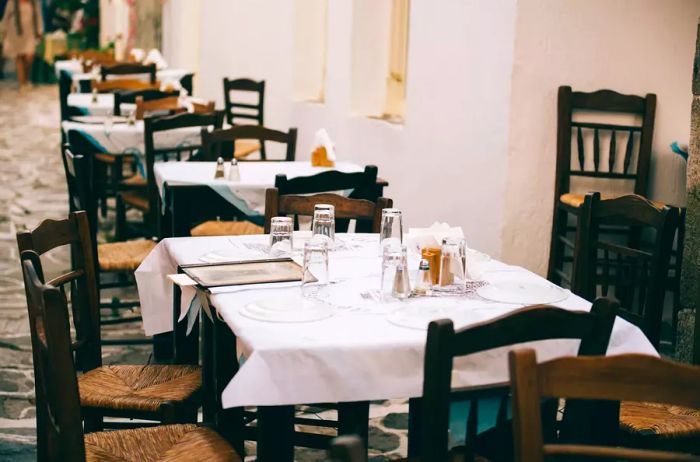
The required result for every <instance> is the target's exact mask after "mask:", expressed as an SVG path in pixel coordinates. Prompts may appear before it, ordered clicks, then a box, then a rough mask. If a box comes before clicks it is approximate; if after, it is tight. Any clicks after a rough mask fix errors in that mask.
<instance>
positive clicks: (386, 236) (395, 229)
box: [379, 209, 403, 255]
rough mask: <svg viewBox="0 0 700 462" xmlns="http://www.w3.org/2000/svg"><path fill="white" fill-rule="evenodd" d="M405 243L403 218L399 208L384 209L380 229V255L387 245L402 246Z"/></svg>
mask: <svg viewBox="0 0 700 462" xmlns="http://www.w3.org/2000/svg"><path fill="white" fill-rule="evenodd" d="M402 243H403V218H402V216H401V210H399V209H384V210H382V222H381V227H380V229H379V255H382V254H383V252H384V249H385V248H386V247H396V246H401V244H402Z"/></svg>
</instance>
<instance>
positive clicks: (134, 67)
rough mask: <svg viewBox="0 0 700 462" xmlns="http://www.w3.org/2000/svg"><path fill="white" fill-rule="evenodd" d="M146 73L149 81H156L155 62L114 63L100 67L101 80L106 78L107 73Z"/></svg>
mask: <svg viewBox="0 0 700 462" xmlns="http://www.w3.org/2000/svg"><path fill="white" fill-rule="evenodd" d="M138 74H147V75H148V80H149V82H150V83H152V84H153V83H156V65H155V64H140V63H130V62H124V63H116V64H112V65H108V66H102V67H101V68H100V76H101V78H102V81H103V82H105V81H106V80H107V76H108V75H129V76H131V75H138Z"/></svg>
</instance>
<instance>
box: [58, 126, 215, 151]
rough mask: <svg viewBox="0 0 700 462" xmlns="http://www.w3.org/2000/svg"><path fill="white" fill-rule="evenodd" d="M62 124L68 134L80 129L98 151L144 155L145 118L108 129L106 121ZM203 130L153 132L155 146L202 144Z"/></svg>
mask: <svg viewBox="0 0 700 462" xmlns="http://www.w3.org/2000/svg"><path fill="white" fill-rule="evenodd" d="M61 126H62V128H63V131H64V132H65V133H66V134H67V133H68V132H69V131H70V130H76V131H78V132H80V133H81V134H82V135H83V136H85V138H87V139H88V140H89V141H90V143H92V144H93V145H94V146H95V148H97V149H98V150H99V152H103V153H109V154H115V155H119V154H135V155H139V156H142V155H143V153H144V150H145V147H144V143H145V142H144V124H143V121H142V120H138V121H136V123H135V124H134V125H129V124H127V123H115V124H113V125H112V127H111V128H110V129H107V128H106V127H105V125H104V124H87V123H80V122H69V121H64V122H62V123H61ZM200 132H201V127H186V128H178V129H176V130H167V131H163V132H158V133H156V134H155V135H154V142H155V146H156V148H159V147H161V148H165V147H176V146H186V145H194V144H200V143H201V136H200Z"/></svg>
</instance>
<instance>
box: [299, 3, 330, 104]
mask: <svg viewBox="0 0 700 462" xmlns="http://www.w3.org/2000/svg"><path fill="white" fill-rule="evenodd" d="M327 9H328V0H295V4H294V82H293V92H294V93H293V94H294V99H296V100H301V101H315V102H323V101H324V99H325V93H324V90H325V80H326V33H327V27H326V13H327Z"/></svg>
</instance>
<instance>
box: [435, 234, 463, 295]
mask: <svg viewBox="0 0 700 462" xmlns="http://www.w3.org/2000/svg"><path fill="white" fill-rule="evenodd" d="M466 250H467V243H466V241H465V240H464V239H462V238H459V237H446V238H444V239H443V240H442V247H441V249H440V252H441V256H440V282H439V286H440V287H441V288H450V289H461V288H464V287H465V286H466V282H467V280H466V271H465V270H466Z"/></svg>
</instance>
